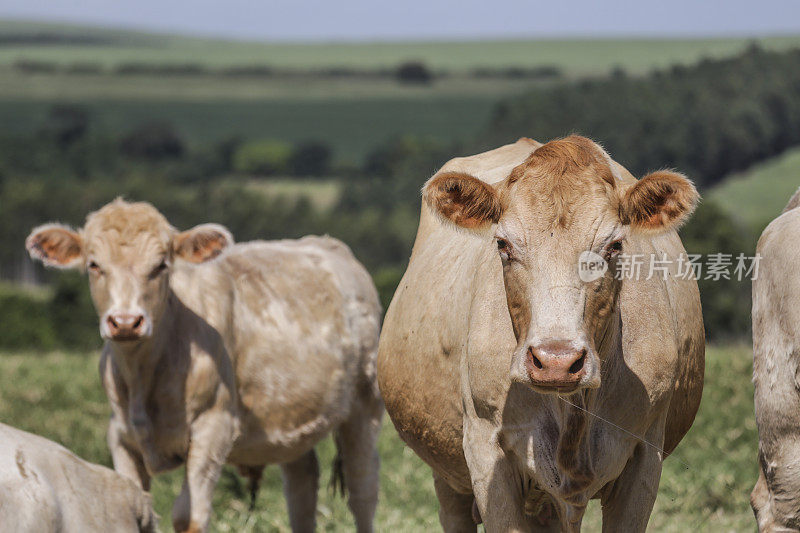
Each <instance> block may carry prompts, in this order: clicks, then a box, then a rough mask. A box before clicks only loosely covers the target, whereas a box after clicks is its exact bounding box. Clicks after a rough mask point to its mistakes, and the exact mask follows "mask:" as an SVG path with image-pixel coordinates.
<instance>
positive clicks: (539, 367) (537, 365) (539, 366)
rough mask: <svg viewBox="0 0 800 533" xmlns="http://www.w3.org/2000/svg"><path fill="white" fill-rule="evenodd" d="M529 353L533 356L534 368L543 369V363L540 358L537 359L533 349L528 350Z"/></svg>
mask: <svg viewBox="0 0 800 533" xmlns="http://www.w3.org/2000/svg"><path fill="white" fill-rule="evenodd" d="M528 353H529V354H530V356H531V361H532V362H533V366H535V367H536V368H538V369H541V368H542V362H541V361H539V358H538V357H536V354H534V353H533V348H528Z"/></svg>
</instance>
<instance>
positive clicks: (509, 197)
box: [501, 137, 622, 229]
mask: <svg viewBox="0 0 800 533" xmlns="http://www.w3.org/2000/svg"><path fill="white" fill-rule="evenodd" d="M621 184H622V183H621V181H620V178H619V176H618V173H617V172H616V169H615V168H614V166H613V164H612V163H611V160H610V158H609V157H608V155H607V154H606V153H605V152H604V151H603V150H602V148H600V147H599V146H598V145H596V144H595V143H593V142H592V141H590V140H588V139H585V138H583V137H567V138H566V139H560V140H558V141H551V142H549V143H547V144H545V145H542V146H541V147H540V148H539V149H537V150H536V151H534V152H533V153H532V154H531V156H530V157H529V158H528V159H527V160H526V161H525V162H524V163H522V164H521V165H519V166H518V167H517V168H515V169H514V170H513V171H512V173H511V175H510V176H509V177H508V179H507V180H506V182H505V189H504V190H503V191H501V196H502V202H503V205H504V210H505V211H506V212H507V213H508V214H511V213H515V216H517V217H519V218H521V219H523V220H528V221H529V222H530V223H532V224H535V226H536V227H539V228H541V229H546V228H549V227H552V226H560V227H572V226H576V227H581V226H584V225H586V224H585V223H586V222H589V221H590V220H594V219H597V218H598V217H601V216H603V215H606V214H612V215H613V214H615V213H617V212H618V208H619V200H620V196H619V190H618V187H619V186H620V185H621Z"/></svg>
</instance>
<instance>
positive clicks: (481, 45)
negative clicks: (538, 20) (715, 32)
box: [0, 20, 800, 75]
mask: <svg viewBox="0 0 800 533" xmlns="http://www.w3.org/2000/svg"><path fill="white" fill-rule="evenodd" d="M37 32H39V33H41V32H47V33H57V34H67V35H79V36H96V37H99V38H100V39H103V40H104V41H105V42H103V43H100V44H97V45H87V44H82V45H64V44H58V45H53V46H41V45H38V44H36V45H33V44H29V45H6V46H3V47H2V48H0V65H8V64H11V63H13V62H14V61H16V60H18V59H23V58H24V59H35V60H42V61H54V62H58V63H62V64H67V63H75V62H97V63H101V64H103V65H105V66H107V67H112V66H114V65H118V64H120V63H126V62H151V63H201V64H203V65H206V66H209V67H221V66H231V65H253V64H258V65H272V66H277V67H293V68H314V67H330V66H349V67H359V68H378V67H393V66H395V65H397V64H399V63H401V62H403V61H406V60H409V59H420V60H423V61H425V62H426V63H427V64H429V65H430V66H432V67H433V68H436V69H447V70H467V69H470V68H474V67H477V66H484V67H486V66H491V67H510V66H512V67H515V66H528V67H534V66H542V65H557V66H560V67H561V68H563V69H564V70H565V71H566V72H567V73H568V74H570V75H584V74H598V73H605V72H607V71H608V70H609V69H610V68H612V67H615V66H622V67H624V68H626V69H628V70H629V71H630V72H635V73H641V72H645V71H647V70H649V69H652V68H656V67H665V66H668V65H670V64H673V63H692V62H694V61H696V60H698V59H700V58H702V57H721V56H725V55H732V54H734V53H736V52H738V51H740V50H741V49H742V48H744V47H745V46H746V45H747V43H748V42H749V39H747V38H718V39H571V40H563V39H561V40H556V39H548V40H524V39H518V40H498V41H468V42H455V41H444V42H360V43H342V42H334V43H317V44H303V43H265V42H247V41H225V40H220V39H203V38H194V37H183V36H175V35H152V34H146V33H139V32H130V31H116V30H109V29H102V28H90V27H81V26H66V25H52V24H42V23H30V22H19V21H10V20H7V21H2V22H0V33H2V34H31V33H37ZM760 41H761V43H762V45H763V46H765V47H767V48H772V49H785V48H788V47H792V46H798V45H800V36H789V37H767V38H763V39H760Z"/></svg>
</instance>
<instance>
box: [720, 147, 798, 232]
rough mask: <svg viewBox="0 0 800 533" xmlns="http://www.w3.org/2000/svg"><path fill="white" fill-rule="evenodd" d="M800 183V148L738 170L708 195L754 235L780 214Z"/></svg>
mask: <svg viewBox="0 0 800 533" xmlns="http://www.w3.org/2000/svg"><path fill="white" fill-rule="evenodd" d="M798 187H800V148H794V149H792V150H789V151H787V152H786V153H784V154H782V155H780V156H778V157H774V158H772V159H770V160H768V161H766V162H764V163H762V164H759V165H756V166H755V167H753V168H751V169H750V170H748V171H747V172H743V173H741V174H736V175H733V176H731V177H730V178H728V179H727V180H725V181H724V182H723V183H722V184H720V185H719V186H717V187H715V188H713V189H712V190H710V191H708V192H707V193H706V194H705V196H706V197H708V198H710V199H712V200H714V201H716V202H718V203H719V205H720V206H722V207H723V208H724V209H725V210H726V211H728V212H729V213H730V214H731V216H733V217H734V218H735V219H737V220H739V221H740V222H741V223H742V224H743V225H744V226H745V227H747V228H749V229H750V230H751V231H752V232H753V234H754V236H756V237H757V236H758V235H759V234H760V233H761V231H763V229H764V228H765V227H766V226H767V224H769V223H770V221H771V220H772V219H774V218H775V217H776V216H778V215H779V214H780V212H781V211H782V210H783V208H784V206H786V203H787V202H788V201H789V198H790V197H791V196H792V194H794V192H795V191H796V190H797V188H798Z"/></svg>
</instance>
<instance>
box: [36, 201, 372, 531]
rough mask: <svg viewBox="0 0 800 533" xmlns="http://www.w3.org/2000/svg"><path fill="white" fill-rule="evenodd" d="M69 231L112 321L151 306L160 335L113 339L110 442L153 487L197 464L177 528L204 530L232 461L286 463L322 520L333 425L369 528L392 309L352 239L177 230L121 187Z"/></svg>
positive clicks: (41, 246)
mask: <svg viewBox="0 0 800 533" xmlns="http://www.w3.org/2000/svg"><path fill="white" fill-rule="evenodd" d="M51 228H52V226H46V227H44V228H40V229H37V230H35V231H34V232H33V234H32V235H31V237H29V239H28V246H29V249H30V250H31V253H32V255H33V256H35V257H40V258H42V259H43V260H44V261H45V262H46V263H49V264H52V263H58V262H59V261H61V258H60V257H59V256H57V255H47V254H48V251H49V250H52V249H53V247H52V246H50V244H49V242H50V240H52V238H53V237H52V235H51ZM58 229H59V233H58V234H57V235H55V238H57V239H58V240H59V243H61V241H63V239H64V237H63V233H62V232H63V228H58ZM72 237H73V240H74V242H75V243H77V245H78V246H79V247H80V250H81V258H82V264H83V263H86V264H89V265H90V268H89V270H90V273H89V276H90V288H91V291H92V296H93V299H94V302H95V306H96V308H97V310H98V313H99V314H100V316H101V332H102V331H105V330H104V328H105V327H106V326H104V317H105V316H106V315H107V314H108V313H109V312H111V311H114V310H116V311H120V310H123V311H127V310H130V309H133V310H134V311H135V312H136V313H143V316H145V317H146V319H147V321H146V323H147V324H148V326H147V327H148V328H150V330H149V331H150V333H151V334H150V336H147V337H145V338H143V339H141V340H139V341H114V340H108V341H107V342H106V344H105V347H104V350H103V355H102V358H101V361H100V372H101V376H102V379H103V384H104V386H105V389H106V392H107V394H108V398H109V400H110V403H111V407H112V412H113V414H112V419H111V424H110V428H109V436H108V441H109V446H110V448H111V452H112V455H113V459H114V465H115V468H116V469H117V470H118V471H119V472H122V473H124V474H126V475H128V476H131V477H132V478H134V479H136V480H137V482H138V483H140V485H141V486H143V487H145V488H147V487H148V485H149V480H150V476H151V475H153V474H156V473H158V472H161V471H164V470H168V469H170V468H174V467H176V466H178V465H180V464H182V463H186V471H187V476H186V480H185V483H184V487H183V491H182V492H181V495H180V496H179V497H178V499H177V501H176V503H175V507H174V509H173V524H174V526H175V528H176V530H179V531H183V530H205V529H206V527H207V524H208V520H209V517H210V514H211V496H212V492H213V489H214V486H215V485H216V481H217V478H218V476H219V473H220V469H221V467H222V465H223V464H224V463H226V462H228V463H231V464H235V465H238V466H240V467H242V468H243V469H244V470H246V471H249V472H258V470H259V469H260V468H261V467H263V465H265V464H268V463H281V465H282V469H283V475H284V488H285V493H286V495H287V498H288V503H289V509H290V519H291V523H292V526H293V528H294V529H296V530H307V529H309V528H313V525H314V517H315V507H316V488H317V477H318V474H319V472H318V466H317V460H316V456H315V454H314V450H313V446H314V445H315V444H316V443H317V442H318V441H319V440H320V439H321V438H323V437H324V436H325V435H327V434H328V433H330V432H331V431H335V433H336V439H337V443H338V444H339V446H340V449H341V453H342V458H343V468H344V478H345V483H346V485H347V488H348V491H349V498H350V505H351V508H352V509H353V511H354V514H355V517H356V523H357V526H358V529H359V530H360V531H369V530H371V527H372V518H373V514H374V510H375V504H376V501H377V481H378V480H377V455H376V450H375V444H376V438H377V433H378V430H379V426H380V419H381V414H382V411H383V409H382V403H381V400H380V396H379V393H378V390H377V385H376V376H375V356H376V350H377V341H378V332H379V323H380V306H379V303H378V297H377V292H376V290H375V288H374V286H373V284H372V280H371V279H370V277H369V275H368V274H367V272H366V270H364V268H363V267H362V266H361V265H360V264H359V263H358V262H357V261H356V260H355V258H354V257H353V255H352V254H351V253H350V250H349V249H348V248H347V247H346V246H345V245H344V244H342V243H340V242H339V241H336V240H334V239H331V238H328V237H306V238H303V239H300V240H297V241H290V240H286V241H274V242H251V243H245V244H237V245H233V244H232V238H231V237H230V233H228V231H227V230H226V229H225V228H222V227H221V226H217V225H213V224H204V225H201V226H198V227H196V228H193V229H191V230H188V231H186V232H183V233H178V232H177V231H176V230H175V229H174V228H172V226H170V225H169V223H168V222H167V221H166V219H165V218H164V217H163V216H162V215H161V214H160V213H159V212H158V211H157V210H156V209H154V208H153V207H152V206H150V205H149V204H146V203H127V202H124V201H121V200H117V201H115V202H112V203H111V204H109V205H107V206H105V207H103V208H102V209H100V210H99V211H97V212H96V213H93V214H90V215H89V216H88V218H87V221H86V224H85V226H84V228H83V229H82V230H81V231H80V232H75V233H72ZM59 246H60V248H64V245H63V243H62V244H60V245H59ZM60 248H59V249H60ZM67 249H72V247H69V246H68V247H67ZM223 250H224V252H223ZM69 260H70V261H71V263H70V264H74V263H75V262H74V260H73V259H72V258H71V257H70V258H69ZM162 263H164V265H162ZM159 265H162V266H165V268H164V269H163V270H161V269H160V268H161V267H160V266H159Z"/></svg>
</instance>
